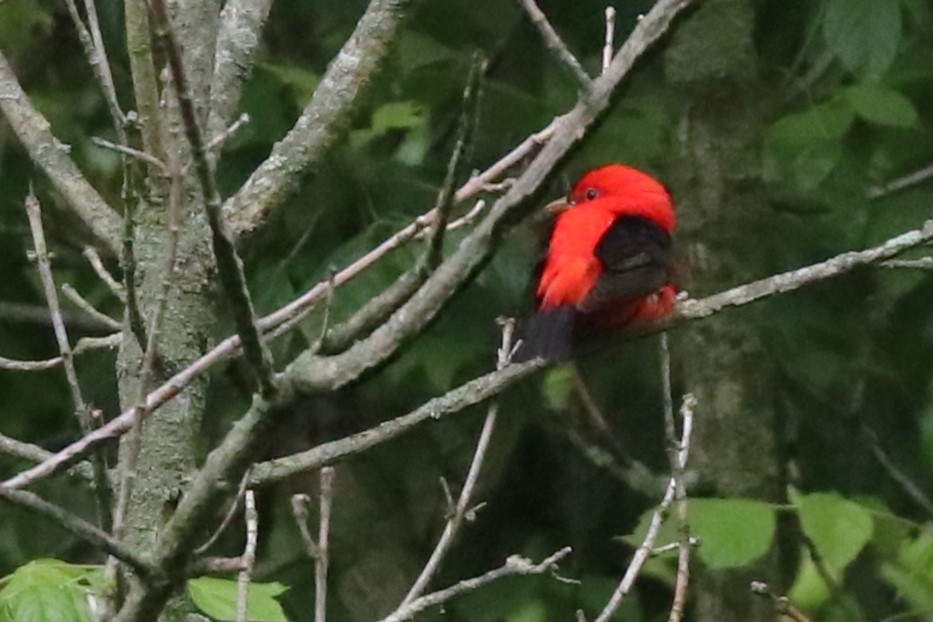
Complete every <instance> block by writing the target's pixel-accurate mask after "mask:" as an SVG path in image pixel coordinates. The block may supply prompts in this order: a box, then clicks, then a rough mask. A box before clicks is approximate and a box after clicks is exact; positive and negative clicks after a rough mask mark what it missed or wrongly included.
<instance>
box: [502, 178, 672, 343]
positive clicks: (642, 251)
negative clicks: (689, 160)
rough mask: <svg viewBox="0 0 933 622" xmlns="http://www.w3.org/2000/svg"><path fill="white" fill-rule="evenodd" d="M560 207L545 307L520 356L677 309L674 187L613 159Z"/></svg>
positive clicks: (541, 298)
mask: <svg viewBox="0 0 933 622" xmlns="http://www.w3.org/2000/svg"><path fill="white" fill-rule="evenodd" d="M545 209H547V210H548V211H550V212H552V213H555V214H557V219H556V222H555V224H554V229H553V231H552V232H551V236H550V238H549V242H548V249H547V256H546V257H545V259H544V263H543V269H542V271H541V277H540V280H539V281H538V287H537V291H536V294H537V300H538V307H537V311H536V312H535V314H534V315H532V316H531V317H530V318H528V320H527V321H526V323H525V325H524V327H523V329H522V333H521V334H522V344H521V345H520V346H519V349H518V351H517V352H516V353H515V356H514V357H513V360H514V361H522V360H529V359H532V358H535V357H539V356H540V357H543V358H546V359H552V360H554V359H565V358H567V357H569V356H570V355H571V353H572V350H573V347H574V344H575V343H576V342H577V341H579V340H580V339H585V338H586V337H588V336H592V335H595V334H599V333H600V332H601V331H604V330H606V329H612V328H618V327H624V326H631V325H633V324H635V323H639V322H645V321H650V320H653V319H657V318H660V317H662V316H664V315H666V314H667V313H669V312H670V311H671V310H672V309H673V306H674V299H675V297H676V293H677V290H676V288H675V287H674V285H673V284H672V282H671V279H672V276H673V261H672V256H671V235H672V234H673V233H674V230H675V229H676V228H677V216H676V214H675V213H674V204H673V201H672V200H671V196H670V194H669V193H668V192H667V190H666V189H665V188H664V186H662V185H661V183H660V182H658V181H657V180H656V179H654V178H653V177H651V176H650V175H648V174H646V173H643V172H641V171H639V170H637V169H634V168H632V167H630V166H625V165H622V164H610V165H608V166H603V167H601V168H598V169H595V170H592V171H590V172H588V173H586V174H585V175H584V176H583V177H582V178H580V180H579V181H578V182H577V183H576V184H575V185H574V187H573V189H572V190H571V191H570V195H569V196H568V197H567V198H566V199H561V200H559V201H555V202H553V203H551V204H550V205H548V206H547V207H546V208H545Z"/></svg>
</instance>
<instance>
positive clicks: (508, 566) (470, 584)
mask: <svg viewBox="0 0 933 622" xmlns="http://www.w3.org/2000/svg"><path fill="white" fill-rule="evenodd" d="M570 551H571V549H570V547H569V546H568V547H565V548H562V549H561V550H559V551H557V552H556V553H554V554H553V555H551V556H549V557H547V558H546V559H544V560H542V561H541V563H539V564H535V563H534V562H532V561H531V560H530V559H527V558H525V557H522V556H520V555H513V556H511V557H509V558H508V559H507V560H506V561H505V564H503V565H502V566H500V567H499V568H496V569H495V570H490V571H489V572H487V573H486V574H483V575H480V576H478V577H475V578H473V579H465V580H463V581H461V582H459V583H457V584H456V585H452V586H451V587H448V588H446V589H443V590H438V591H436V592H432V593H430V594H427V595H426V596H422V597H421V598H418V599H417V600H414V601H412V602H411V603H409V604H408V605H407V606H405V607H403V608H400V609H398V610H396V611H394V612H393V613H392V614H391V615H389V616H388V617H385V618H383V619H382V620H381V621H380V622H402V621H403V620H410V619H412V618H414V617H415V616H416V615H417V614H419V613H421V612H422V611H424V610H425V609H428V608H430V607H436V606H438V605H442V604H444V603H446V602H447V601H449V600H451V599H453V598H455V597H456V596H459V595H461V594H465V593H467V592H472V591H474V590H477V589H479V588H481V587H483V586H485V585H488V584H489V583H492V582H494V581H498V580H499V579H502V578H503V577H509V576H521V575H524V576H527V575H540V574H544V573H546V572H550V571H552V570H553V569H555V568H556V567H557V562H559V561H560V560H561V559H563V558H564V557H566V556H567V555H569V554H570Z"/></svg>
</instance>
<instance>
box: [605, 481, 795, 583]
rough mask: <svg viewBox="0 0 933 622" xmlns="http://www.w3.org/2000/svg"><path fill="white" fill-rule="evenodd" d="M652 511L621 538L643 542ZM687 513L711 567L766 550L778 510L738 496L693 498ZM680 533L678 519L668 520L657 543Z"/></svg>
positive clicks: (673, 539) (738, 561)
mask: <svg viewBox="0 0 933 622" xmlns="http://www.w3.org/2000/svg"><path fill="white" fill-rule="evenodd" d="M653 514H654V510H649V511H648V512H645V513H644V514H642V517H641V519H640V520H639V523H638V526H637V527H636V528H635V530H634V531H633V533H631V534H630V535H627V536H624V537H623V538H622V540H623V541H625V542H627V543H629V544H631V545H632V546H640V545H641V544H642V542H643V541H644V539H645V535H646V534H647V533H648V525H649V523H650V522H651V517H652V516H653ZM688 514H689V523H690V535H691V536H695V537H697V538H699V540H700V547H699V549H698V554H699V556H700V559H702V560H703V562H704V563H705V564H706V565H707V566H709V567H710V568H736V567H738V566H744V565H745V564H748V563H750V562H752V561H754V560H756V559H758V558H759V557H761V556H762V555H764V554H765V553H767V552H768V549H769V548H771V542H772V541H773V540H774V531H775V526H776V524H777V521H776V518H775V510H774V508H773V507H771V506H770V505H768V504H767V503H762V502H760V501H755V500H753V499H738V498H728V499H690V500H689V505H688ZM679 537H680V535H679V533H678V530H677V521H675V520H670V519H668V520H665V521H664V524H662V525H661V530H660V531H659V532H658V537H657V539H656V540H655V542H654V546H655V547H660V546H665V545H667V544H670V543H671V542H676V541H677V540H678V539H679ZM674 554H676V553H672V555H674Z"/></svg>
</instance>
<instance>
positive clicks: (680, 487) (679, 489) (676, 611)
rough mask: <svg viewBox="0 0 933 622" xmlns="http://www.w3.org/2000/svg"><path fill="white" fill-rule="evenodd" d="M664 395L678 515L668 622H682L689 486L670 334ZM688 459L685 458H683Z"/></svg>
mask: <svg viewBox="0 0 933 622" xmlns="http://www.w3.org/2000/svg"><path fill="white" fill-rule="evenodd" d="M660 343H661V348H660V350H661V391H662V395H663V400H664V433H665V438H666V440H667V443H668V445H669V449H668V461H669V462H670V467H671V479H672V480H673V481H674V482H675V492H674V503H675V509H676V512H677V530H678V531H679V532H680V539H679V541H678V542H677V578H676V580H675V582H674V599H673V601H672V602H671V612H670V615H669V616H668V618H667V621H668V622H680V621H681V620H682V619H683V617H684V606H685V605H686V602H687V586H688V585H689V583H690V549H691V548H692V545H691V538H690V523H689V522H688V520H687V519H688V516H687V486H686V483H685V482H684V469H685V467H686V464H685V462H682V461H681V459H680V458H681V457H680V452H679V451H678V447H677V427H676V424H675V422H674V398H673V389H672V385H671V350H670V345H669V343H668V338H667V333H666V332H665V333H661V340H660ZM684 459H686V456H684Z"/></svg>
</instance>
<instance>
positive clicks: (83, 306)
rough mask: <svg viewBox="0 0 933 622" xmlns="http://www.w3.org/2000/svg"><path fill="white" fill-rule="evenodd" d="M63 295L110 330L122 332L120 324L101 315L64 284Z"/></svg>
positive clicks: (104, 314)
mask: <svg viewBox="0 0 933 622" xmlns="http://www.w3.org/2000/svg"><path fill="white" fill-rule="evenodd" d="M62 293H63V294H65V297H66V298H67V299H68V300H70V301H71V302H73V303H74V304H75V306H77V307H78V308H79V309H81V310H82V311H84V312H85V313H87V314H88V315H89V316H91V317H92V318H94V319H95V320H97V321H98V322H100V323H101V324H102V325H104V326H106V327H107V328H109V329H110V330H122V329H123V326H122V325H121V324H120V322H118V321H116V320H115V319H113V318H112V317H110V316H109V315H107V314H106V313H101V312H100V311H98V310H97V309H95V308H94V305H92V304H91V303H89V302H88V301H87V300H86V299H85V298H84V297H83V296H82V295H81V294H79V293H78V292H77V290H76V289H75V288H74V287H72V286H71V285H69V284H68V283H64V284H63V285H62Z"/></svg>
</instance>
